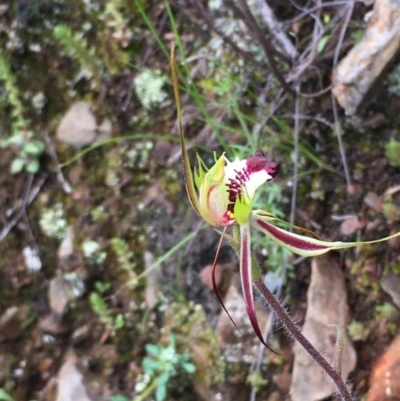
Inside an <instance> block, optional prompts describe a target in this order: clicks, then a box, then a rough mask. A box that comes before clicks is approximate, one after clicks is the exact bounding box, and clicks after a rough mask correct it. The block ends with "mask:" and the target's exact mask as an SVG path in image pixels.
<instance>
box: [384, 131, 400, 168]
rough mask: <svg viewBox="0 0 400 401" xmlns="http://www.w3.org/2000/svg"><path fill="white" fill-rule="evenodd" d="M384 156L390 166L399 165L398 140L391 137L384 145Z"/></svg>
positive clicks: (399, 145)
mask: <svg viewBox="0 0 400 401" xmlns="http://www.w3.org/2000/svg"><path fill="white" fill-rule="evenodd" d="M385 156H386V158H387V159H388V162H389V164H390V165H391V166H394V167H399V166H400V157H399V156H400V142H399V141H396V140H395V139H393V138H392V139H391V140H390V142H389V143H387V144H386V146H385Z"/></svg>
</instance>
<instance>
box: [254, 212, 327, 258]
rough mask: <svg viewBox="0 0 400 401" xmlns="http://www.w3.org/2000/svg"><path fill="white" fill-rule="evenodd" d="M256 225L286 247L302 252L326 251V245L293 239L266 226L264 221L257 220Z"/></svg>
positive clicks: (270, 225) (271, 226)
mask: <svg viewBox="0 0 400 401" xmlns="http://www.w3.org/2000/svg"><path fill="white" fill-rule="evenodd" d="M257 223H258V224H259V225H260V226H261V227H262V228H263V229H264V230H266V231H268V232H269V233H270V234H271V235H273V236H274V237H275V238H277V239H278V240H279V241H282V242H284V243H285V244H287V245H290V246H292V247H294V248H298V249H302V250H304V251H319V250H323V249H328V248H329V246H326V245H318V244H314V243H312V242H309V241H306V240H303V239H301V238H295V237H293V236H292V235H290V234H289V233H286V232H285V231H281V230H279V229H278V228H277V227H275V226H273V225H272V224H268V223H266V222H265V221H262V220H260V219H257Z"/></svg>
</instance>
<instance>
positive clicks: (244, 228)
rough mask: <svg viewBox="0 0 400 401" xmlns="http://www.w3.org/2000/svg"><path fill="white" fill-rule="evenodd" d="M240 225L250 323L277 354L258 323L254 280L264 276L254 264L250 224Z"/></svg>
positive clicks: (241, 260)
mask: <svg viewBox="0 0 400 401" xmlns="http://www.w3.org/2000/svg"><path fill="white" fill-rule="evenodd" d="M239 227H240V254H239V257H240V278H241V281H242V290H243V297H244V302H245V305H246V311H247V315H248V316H249V319H250V323H251V325H252V327H253V330H254V332H255V333H256V335H257V337H258V338H259V340H260V341H261V342H262V343H263V344H264V345H265V346H266V347H267V348H268V349H269V350H270V351H271V352H273V353H275V354H277V352H275V351H274V350H273V349H271V348H270V347H269V346H268V345H267V344H266V342H265V340H264V337H263V335H262V333H261V330H260V326H259V324H258V319H257V314H256V309H255V304H254V295H253V281H254V280H260V279H261V278H262V276H261V271H259V269H257V266H255V265H253V264H252V254H251V247H250V239H251V238H250V224H249V223H248V222H247V223H246V224H242V225H240V226H239Z"/></svg>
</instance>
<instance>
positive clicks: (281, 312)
mask: <svg viewBox="0 0 400 401" xmlns="http://www.w3.org/2000/svg"><path fill="white" fill-rule="evenodd" d="M253 284H254V286H255V287H256V288H257V290H258V291H259V292H260V294H261V295H262V297H263V298H264V299H265V301H266V302H267V303H268V305H270V307H271V309H272V310H273V311H274V312H275V313H276V315H277V317H278V318H279V319H280V320H281V322H282V323H283V325H284V326H285V327H286V329H287V330H288V332H289V333H290V334H291V335H292V336H293V338H294V339H295V340H296V341H297V342H298V343H299V344H300V345H301V346H302V347H303V348H304V350H305V351H306V352H307V353H308V355H310V357H311V358H312V359H313V360H314V361H315V362H316V363H317V364H318V365H319V366H320V367H321V369H322V370H323V371H324V372H325V373H326V374H327V375H328V376H329V377H330V378H331V380H332V381H333V382H334V383H335V385H336V387H337V389H338V392H339V394H340V395H341V396H342V398H343V400H345V401H353V397H352V396H351V394H350V392H349V390H348V388H347V387H346V384H345V382H344V381H343V379H342V377H341V376H340V374H339V373H338V372H337V371H336V370H335V369H334V368H333V366H332V365H331V364H330V363H329V362H328V361H327V360H326V359H325V358H324V357H323V356H322V355H321V353H320V352H319V351H318V350H317V349H316V348H315V347H314V346H313V345H312V344H311V343H310V342H309V341H308V340H307V338H306V337H305V336H304V335H303V333H302V332H301V330H300V327H299V326H297V324H296V323H295V322H294V321H293V319H292V318H291V317H290V316H289V314H288V313H287V311H286V310H285V308H284V307H283V306H282V305H281V304H280V302H279V301H278V299H277V298H276V297H275V295H274V294H273V293H272V292H271V291H270V290H269V289H268V288H267V286H266V285H265V284H264V283H263V281H262V280H261V279H258V280H254V281H253Z"/></svg>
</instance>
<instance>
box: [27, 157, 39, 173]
mask: <svg viewBox="0 0 400 401" xmlns="http://www.w3.org/2000/svg"><path fill="white" fill-rule="evenodd" d="M39 168H40V163H39V160H38V159H33V160H31V161H30V162H29V163H28V164H27V165H26V166H25V170H26V171H27V172H28V173H33V174H35V173H37V172H38V171H39Z"/></svg>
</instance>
